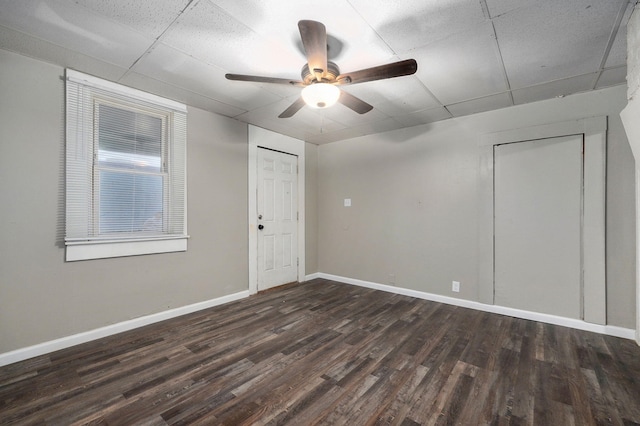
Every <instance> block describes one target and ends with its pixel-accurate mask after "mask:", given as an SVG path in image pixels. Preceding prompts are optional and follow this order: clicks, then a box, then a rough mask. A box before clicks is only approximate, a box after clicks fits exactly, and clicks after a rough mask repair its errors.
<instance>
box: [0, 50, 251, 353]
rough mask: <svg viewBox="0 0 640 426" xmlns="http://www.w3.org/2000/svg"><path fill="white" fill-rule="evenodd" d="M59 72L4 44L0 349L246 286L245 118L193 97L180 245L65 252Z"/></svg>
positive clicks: (0, 63) (0, 78)
mask: <svg viewBox="0 0 640 426" xmlns="http://www.w3.org/2000/svg"><path fill="white" fill-rule="evenodd" d="M62 75H63V69H62V68H60V67H57V66H53V65H49V64H46V63H44V62H40V61H35V60H32V59H29V58H26V57H23V56H19V55H16V54H13V53H8V52H6V51H1V50H0V93H1V96H0V195H1V197H2V202H1V203H0V219H1V220H0V238H1V240H0V353H3V352H7V351H11V350H14V349H18V348H22V347H26V346H29V345H33V344H37V343H41V342H45V341H49V340H52V339H56V338H60V337H64V336H68V335H72V334H75V333H79V332H83V331H87V330H91V329H95V328H98V327H102V326H106V325H109V324H114V323H118V322H121V321H125V320H128V319H132V318H136V317H140V316H143V315H148V314H152V313H156V312H161V311H164V310H167V309H169V308H176V307H180V306H185V305H189V304H192V303H196V302H201V301H205V300H210V299H214V298H217V297H220V296H224V295H228V294H232V293H236V292H239V291H243V290H247V289H248V273H247V268H248V265H247V256H248V242H247V241H248V234H247V208H248V207H247V126H246V125H243V124H241V123H239V122H237V121H234V120H230V119H227V118H223V117H220V116H218V115H215V114H211V113H208V112H205V111H202V110H199V109H195V108H189V112H188V114H189V115H188V130H187V133H188V143H187V151H188V158H187V161H188V172H187V178H188V206H187V207H188V231H189V234H190V235H191V239H190V240H189V248H188V251H187V252H185V253H170V254H158V255H150V256H137V257H129V258H116V259H104V260H91V261H82V262H72V263H65V262H64V248H63V247H64V246H63V239H64V82H63V80H62Z"/></svg>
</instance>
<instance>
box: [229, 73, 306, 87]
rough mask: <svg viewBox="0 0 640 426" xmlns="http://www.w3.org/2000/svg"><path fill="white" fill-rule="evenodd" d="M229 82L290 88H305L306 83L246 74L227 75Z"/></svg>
mask: <svg viewBox="0 0 640 426" xmlns="http://www.w3.org/2000/svg"><path fill="white" fill-rule="evenodd" d="M225 77H226V78H227V80H237V81H253V82H256V83H275V84H286V85H289V86H304V83H303V82H302V81H299V80H290V79H287V78H275V77H260V76H257V75H244V74H225Z"/></svg>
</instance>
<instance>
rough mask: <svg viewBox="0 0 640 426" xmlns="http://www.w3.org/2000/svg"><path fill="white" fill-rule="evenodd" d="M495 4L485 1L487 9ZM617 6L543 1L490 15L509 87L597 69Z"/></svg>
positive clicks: (575, 0) (577, 0)
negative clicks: (494, 16) (501, 13)
mask: <svg viewBox="0 0 640 426" xmlns="http://www.w3.org/2000/svg"><path fill="white" fill-rule="evenodd" d="M500 3H502V1H501V0H489V1H488V5H489V9H490V10H492V8H493V6H494V5H496V4H500ZM509 3H513V2H509ZM619 8H620V2H619V1H596V2H594V1H592V0H565V1H543V2H534V3H532V5H531V6H528V7H521V8H516V9H512V10H510V11H509V12H508V13H506V14H504V15H502V16H499V17H498V18H495V19H494V20H493V22H494V25H495V28H496V34H497V37H498V43H499V45H500V49H501V51H502V56H503V59H504V65H505V68H506V71H507V75H508V78H509V81H510V83H511V88H512V89H517V88H522V87H527V86H533V85H537V84H540V83H544V82H548V81H554V80H559V79H563V78H567V77H571V76H573V75H582V74H587V73H589V72H595V71H598V69H599V67H600V63H601V62H602V59H603V57H604V53H605V50H606V46H607V43H608V40H609V36H610V34H611V30H612V28H613V23H614V21H615V18H616V16H617V13H618V10H619ZM499 9H500V8H498V10H499Z"/></svg>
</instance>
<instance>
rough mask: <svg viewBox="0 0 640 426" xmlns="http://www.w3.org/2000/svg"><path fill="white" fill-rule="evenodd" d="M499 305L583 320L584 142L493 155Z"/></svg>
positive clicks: (557, 141)
mask: <svg viewBox="0 0 640 426" xmlns="http://www.w3.org/2000/svg"><path fill="white" fill-rule="evenodd" d="M494 162H495V163H494V166H495V168H494V172H495V177H494V185H495V188H494V194H495V195H494V196H495V199H494V203H495V205H494V214H495V218H494V220H495V222H494V232H495V235H494V236H495V243H494V249H495V256H494V262H495V264H494V266H495V275H494V277H495V282H494V285H495V287H494V291H495V303H496V304H497V305H501V306H508V307H513V308H517V309H523V310H527V311H535V312H541V313H547V314H552V315H559V316H563V317H569V318H578V319H579V318H581V317H582V275H581V264H582V259H581V256H582V254H581V253H582V242H581V218H582V181H583V177H582V176H583V172H582V168H583V141H582V136H581V135H580V136H567V137H558V138H549V139H541V140H535V141H525V142H519V143H511V144H507V145H497V146H495V148H494Z"/></svg>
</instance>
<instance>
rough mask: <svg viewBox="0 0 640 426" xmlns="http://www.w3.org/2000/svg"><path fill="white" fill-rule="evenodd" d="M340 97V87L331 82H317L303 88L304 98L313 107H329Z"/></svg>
mask: <svg viewBox="0 0 640 426" xmlns="http://www.w3.org/2000/svg"><path fill="white" fill-rule="evenodd" d="M338 98H340V89H338V88H337V87H336V86H334V85H333V84H329V83H315V84H311V85H309V86H307V87H305V88H304V89H302V99H304V102H305V103H306V104H307V105H309V106H310V107H312V108H329V107H330V106H333V105H335V103H336V102H338Z"/></svg>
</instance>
